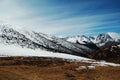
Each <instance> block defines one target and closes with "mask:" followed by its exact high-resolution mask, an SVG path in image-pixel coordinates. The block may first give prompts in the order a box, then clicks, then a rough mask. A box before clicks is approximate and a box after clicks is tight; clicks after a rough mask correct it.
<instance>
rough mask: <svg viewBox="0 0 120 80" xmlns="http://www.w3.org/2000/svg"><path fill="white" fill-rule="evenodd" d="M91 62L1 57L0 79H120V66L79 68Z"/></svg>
mask: <svg viewBox="0 0 120 80" xmlns="http://www.w3.org/2000/svg"><path fill="white" fill-rule="evenodd" d="M89 65H91V64H90V63H84V62H72V61H68V60H62V59H58V58H39V57H26V58H24V57H6V58H0V80H119V79H120V74H119V73H120V67H112V66H96V67H95V69H79V70H78V69H77V68H78V67H79V66H89Z"/></svg>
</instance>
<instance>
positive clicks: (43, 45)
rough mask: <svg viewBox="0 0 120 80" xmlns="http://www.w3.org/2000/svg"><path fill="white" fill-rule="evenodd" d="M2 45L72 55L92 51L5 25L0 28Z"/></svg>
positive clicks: (41, 34) (53, 37) (82, 46)
mask: <svg viewBox="0 0 120 80" xmlns="http://www.w3.org/2000/svg"><path fill="white" fill-rule="evenodd" d="M3 44H4V45H5V46H6V45H15V46H20V47H23V48H29V49H34V50H35V49H40V50H47V51H52V52H62V53H67V54H74V55H85V54H86V53H90V52H91V51H92V50H91V49H90V48H89V47H87V46H85V45H79V44H75V43H71V42H68V41H65V40H63V39H60V38H58V37H55V36H51V35H47V34H43V33H37V32H34V31H17V30H14V29H12V28H9V27H8V26H6V25H1V26H0V46H1V45H3ZM1 47H2V46H1Z"/></svg>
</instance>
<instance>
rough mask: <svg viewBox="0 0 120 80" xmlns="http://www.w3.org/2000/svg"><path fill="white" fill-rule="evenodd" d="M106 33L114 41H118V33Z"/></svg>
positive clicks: (119, 38)
mask: <svg viewBox="0 0 120 80" xmlns="http://www.w3.org/2000/svg"><path fill="white" fill-rule="evenodd" d="M107 34H108V35H109V36H110V37H111V38H112V39H114V40H115V41H118V42H120V34H117V33H115V32H108V33H107Z"/></svg>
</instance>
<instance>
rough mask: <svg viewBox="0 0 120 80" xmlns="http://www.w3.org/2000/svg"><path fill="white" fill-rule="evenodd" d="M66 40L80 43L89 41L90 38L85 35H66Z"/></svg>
mask: <svg viewBox="0 0 120 80" xmlns="http://www.w3.org/2000/svg"><path fill="white" fill-rule="evenodd" d="M66 40H67V41H69V42H73V43H80V44H86V43H91V41H90V39H89V38H88V37H87V36H85V35H81V36H80V35H78V36H72V37H67V38H66Z"/></svg>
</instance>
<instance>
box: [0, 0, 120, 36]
mask: <svg viewBox="0 0 120 80" xmlns="http://www.w3.org/2000/svg"><path fill="white" fill-rule="evenodd" d="M0 23H6V24H10V25H12V27H14V28H16V29H26V30H28V29H29V30H34V31H37V32H43V33H47V34H52V35H57V36H70V35H97V34H99V33H107V32H117V33H120V0H0Z"/></svg>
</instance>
